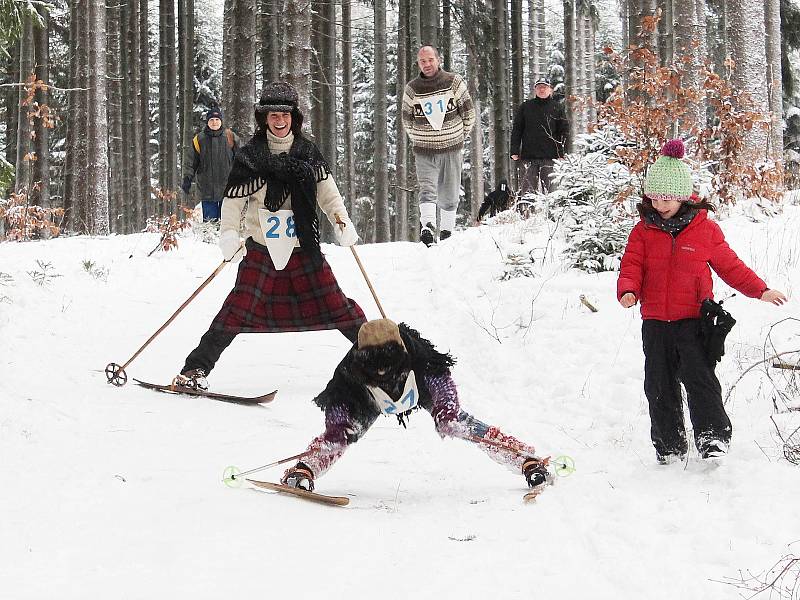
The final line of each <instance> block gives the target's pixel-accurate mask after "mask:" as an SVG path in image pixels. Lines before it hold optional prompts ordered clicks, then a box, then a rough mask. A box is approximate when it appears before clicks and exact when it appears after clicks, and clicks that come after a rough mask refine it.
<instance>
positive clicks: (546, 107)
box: [511, 79, 569, 196]
mask: <svg viewBox="0 0 800 600" xmlns="http://www.w3.org/2000/svg"><path fill="white" fill-rule="evenodd" d="M533 90H534V97H533V98H531V99H529V100H526V101H525V102H523V103H522V104H520V105H519V107H517V111H516V113H515V114H514V125H513V127H512V129H511V158H512V159H513V160H514V161H522V171H523V176H522V183H521V185H520V193H521V195H523V196H524V195H525V194H528V193H531V192H538V191H539V189H540V187H541V190H542V191H543V192H544V193H548V192H549V191H551V190H552V189H553V186H552V182H551V181H550V175H551V174H552V172H553V161H554V160H555V159H556V158H563V157H564V153H565V152H566V147H567V137H568V136H569V122H568V121H567V115H566V112H565V111H564V105H563V104H562V103H561V102H560V101H558V100H556V99H555V98H553V88H552V87H551V86H550V82H549V81H548V80H547V79H539V80H537V81H536V84H535V85H534V87H533Z"/></svg>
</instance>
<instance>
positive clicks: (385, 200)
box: [372, 0, 391, 242]
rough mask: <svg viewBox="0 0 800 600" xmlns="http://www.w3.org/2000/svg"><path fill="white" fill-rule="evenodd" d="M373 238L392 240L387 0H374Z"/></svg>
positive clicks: (376, 239) (384, 240)
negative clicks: (387, 115)
mask: <svg viewBox="0 0 800 600" xmlns="http://www.w3.org/2000/svg"><path fill="white" fill-rule="evenodd" d="M374 75H375V118H374V127H375V157H374V159H373V163H372V164H373V174H374V179H375V241H376V242H388V241H390V240H391V237H390V229H389V194H388V181H387V178H388V170H389V165H388V150H389V145H388V141H387V137H388V136H387V130H386V120H387V119H386V112H387V111H386V94H387V85H386V84H387V82H386V79H387V78H386V0H375V71H374Z"/></svg>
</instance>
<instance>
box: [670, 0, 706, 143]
mask: <svg viewBox="0 0 800 600" xmlns="http://www.w3.org/2000/svg"><path fill="white" fill-rule="evenodd" d="M695 1H696V0H675V1H674V9H675V26H674V34H675V36H674V39H675V41H674V48H675V55H674V57H671V59H672V58H674V60H675V62H676V63H678V64H680V65H683V66H684V67H685V69H686V73H685V75H684V77H683V81H682V82H681V85H682V86H683V87H684V88H685V89H686V90H688V91H698V92H699V91H700V59H701V56H698V48H697V47H696V46H695V42H696V41H697V39H698V33H699V28H698V22H697V10H696V6H695ZM684 57H687V58H688V61H684V60H683V58H684ZM698 100H699V99H698ZM704 122H705V103H703V102H700V101H698V102H692V103H691V105H690V110H689V112H688V114H687V115H686V116H685V117H684V118H683V119H681V122H680V124H679V125H680V128H679V131H680V135H681V136H682V137H690V136H691V135H693V133H696V132H697V131H698V130H699V129H701V128H702V127H703V126H704V124H705V123H704Z"/></svg>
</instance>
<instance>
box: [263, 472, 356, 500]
mask: <svg viewBox="0 0 800 600" xmlns="http://www.w3.org/2000/svg"><path fill="white" fill-rule="evenodd" d="M247 481H249V482H250V483H252V484H253V485H254V486H256V487H260V488H264V489H266V490H273V491H275V492H280V493H282V494H290V495H292V496H296V497H298V498H303V499H305V500H311V501H312V502H319V503H320V504H335V505H336V506H347V505H348V504H350V498H346V497H344V496H326V495H325V494H317V493H316V492H309V491H308V490H304V489H301V488H295V487H289V486H288V485H283V484H280V483H272V482H270V481H257V480H255V479H247Z"/></svg>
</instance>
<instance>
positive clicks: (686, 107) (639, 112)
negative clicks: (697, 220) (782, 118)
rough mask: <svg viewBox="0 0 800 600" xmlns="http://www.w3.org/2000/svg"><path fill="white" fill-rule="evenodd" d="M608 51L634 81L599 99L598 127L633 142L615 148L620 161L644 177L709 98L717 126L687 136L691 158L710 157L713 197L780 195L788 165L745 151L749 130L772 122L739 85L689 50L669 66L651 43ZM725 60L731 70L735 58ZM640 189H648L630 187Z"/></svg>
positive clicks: (717, 199) (610, 58)
mask: <svg viewBox="0 0 800 600" xmlns="http://www.w3.org/2000/svg"><path fill="white" fill-rule="evenodd" d="M650 25H652V24H650ZM603 53H604V54H605V57H606V60H608V61H609V62H610V63H611V64H612V65H613V66H614V68H615V69H616V71H617V73H619V74H620V75H621V76H622V77H623V79H624V80H626V81H627V87H626V88H625V89H623V87H622V86H618V87H617V89H616V90H614V92H613V93H612V94H611V96H609V98H608V100H607V101H606V102H605V103H596V104H595V107H596V110H597V122H596V124H595V125H594V126H593V129H594V128H601V129H602V128H605V127H613V128H615V129H617V130H618V131H619V132H620V133H621V134H622V136H623V137H624V138H625V140H626V141H627V143H626V144H625V145H624V146H620V147H618V148H617V149H616V150H615V153H616V161H617V162H619V163H621V164H623V165H624V166H625V167H627V168H628V170H629V171H630V172H631V173H632V174H633V175H638V178H639V180H640V181H643V180H644V175H645V174H646V171H647V168H648V166H649V165H651V164H652V163H653V162H654V161H655V160H656V158H658V156H659V153H660V150H661V147H662V146H663V145H664V143H665V142H666V141H667V140H669V139H671V138H672V137H675V136H676V130H675V127H676V124H677V123H681V124H683V123H692V122H693V118H692V115H693V114H694V113H695V112H696V111H697V104H698V102H704V103H705V105H706V106H707V107H708V110H709V113H710V115H711V116H710V119H709V120H708V122H709V123H710V124H709V125H708V126H706V127H704V128H700V127H698V126H697V125H692V126H691V127H685V126H684V127H683V129H682V131H681V133H680V136H681V137H682V138H683V139H684V140H685V141H687V158H688V159H689V160H691V161H693V162H695V163H696V164H701V163H704V164H705V165H707V166H708V168H709V169H710V171H711V174H712V180H711V184H712V189H713V194H712V197H711V198H710V200H712V201H715V202H718V203H721V204H728V203H733V202H734V201H735V200H736V199H737V198H742V197H752V196H758V197H760V198H763V199H768V200H777V199H779V198H780V196H781V193H782V177H783V173H782V167H781V165H775V164H770V163H765V164H752V161H751V160H750V159H746V158H745V152H744V150H745V148H744V138H745V133H746V132H747V131H749V130H750V129H752V128H753V127H767V126H768V118H767V116H766V115H764V114H761V113H758V112H756V111H755V110H754V108H753V106H754V104H753V102H752V101H751V99H750V97H749V96H748V95H747V94H746V93H742V92H738V91H734V90H733V89H732V87H731V83H730V80H729V79H728V78H726V77H721V76H720V75H719V74H717V73H715V72H714V70H713V66H712V65H711V64H709V63H706V64H704V65H694V64H693V58H692V57H691V56H690V55H685V56H680V57H676V60H675V62H674V63H673V64H671V65H666V66H663V65H660V61H659V57H658V54H657V53H656V52H654V51H653V50H652V49H651V48H650V47H648V45H647V44H646V43H643V45H640V46H631V47H630V48H628V49H627V50H626V51H625V52H624V53H622V54H620V53H617V52H616V51H614V49H613V48H611V47H605V48H604V49H603ZM726 65H727V68H728V69H730V67H731V66H732V63H731V62H730V60H728V61H727V62H726ZM689 75H694V80H695V81H698V82H699V85H694V86H692V85H688V84H687V82H688V81H691V78H690V77H689ZM635 191H638V192H641V190H629V191H628V192H627V193H632V192H635ZM627 193H624V194H623V195H624V196H627ZM621 199H622V198H621Z"/></svg>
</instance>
